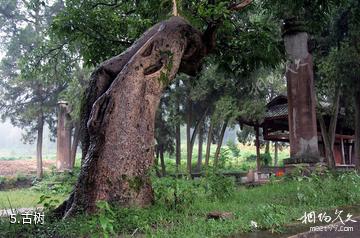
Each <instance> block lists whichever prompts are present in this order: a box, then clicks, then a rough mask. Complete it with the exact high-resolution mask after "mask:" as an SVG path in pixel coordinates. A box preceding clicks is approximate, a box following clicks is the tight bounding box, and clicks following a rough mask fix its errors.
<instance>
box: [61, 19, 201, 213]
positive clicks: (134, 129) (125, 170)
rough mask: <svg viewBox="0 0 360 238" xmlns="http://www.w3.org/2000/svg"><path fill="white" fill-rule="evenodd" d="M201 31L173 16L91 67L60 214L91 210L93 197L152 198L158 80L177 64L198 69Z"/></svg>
mask: <svg viewBox="0 0 360 238" xmlns="http://www.w3.org/2000/svg"><path fill="white" fill-rule="evenodd" d="M202 37H203V36H202V34H201V33H200V32H199V31H198V30H196V29H194V28H193V27H192V26H191V25H190V24H189V23H188V22H186V21H185V20H184V19H182V18H180V17H172V18H170V19H169V20H167V21H164V22H161V23H159V24H157V25H155V26H154V27H153V28H151V29H150V30H148V31H147V32H146V33H145V34H144V35H143V36H142V37H141V38H140V39H139V40H138V41H137V42H135V44H134V45H133V46H132V47H131V48H129V49H128V50H127V51H126V52H124V53H123V54H121V55H119V56H116V57H114V58H112V59H110V60H108V61H106V62H104V63H103V64H102V65H101V66H100V67H99V68H98V69H97V70H96V71H95V72H94V73H93V74H92V76H91V81H90V86H89V88H88V89H87V91H86V95H85V99H84V103H83V109H82V115H81V127H82V133H83V134H82V146H83V161H82V169H81V173H80V176H79V180H78V182H77V185H76V187H75V189H74V191H73V193H72V194H71V196H70V198H69V200H68V201H67V202H65V203H64V204H62V205H61V206H60V207H59V208H58V209H57V210H56V213H57V214H58V215H60V216H63V217H68V216H72V215H74V214H75V213H77V212H80V211H85V212H92V211H94V210H95V209H96V201H98V200H106V201H109V202H111V203H114V204H119V205H122V206H130V205H136V206H146V205H149V204H151V203H152V201H153V192H152V188H151V184H150V180H149V176H148V172H149V169H150V167H151V165H152V164H153V156H154V148H153V146H154V121H155V112H156V109H157V107H158V103H159V101H160V97H161V95H162V91H163V88H164V87H165V86H166V84H167V83H168V82H170V81H171V80H172V79H173V78H174V76H175V74H176V73H177V72H178V71H182V72H185V73H188V74H195V73H196V71H197V70H198V69H199V66H200V64H201V59H202V58H203V57H204V56H205V55H206V53H207V49H206V47H205V46H204V44H203V38H202ZM189 63H190V64H191V65H189Z"/></svg>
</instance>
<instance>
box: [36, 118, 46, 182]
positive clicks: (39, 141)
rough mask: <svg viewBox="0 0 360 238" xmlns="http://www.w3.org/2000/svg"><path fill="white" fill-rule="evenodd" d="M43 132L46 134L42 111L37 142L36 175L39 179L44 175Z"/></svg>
mask: <svg viewBox="0 0 360 238" xmlns="http://www.w3.org/2000/svg"><path fill="white" fill-rule="evenodd" d="M43 134H44V115H43V114H42V112H41V113H40V115H39V118H38V123H37V142H36V177H37V178H38V179H42V177H43V166H42V145H43Z"/></svg>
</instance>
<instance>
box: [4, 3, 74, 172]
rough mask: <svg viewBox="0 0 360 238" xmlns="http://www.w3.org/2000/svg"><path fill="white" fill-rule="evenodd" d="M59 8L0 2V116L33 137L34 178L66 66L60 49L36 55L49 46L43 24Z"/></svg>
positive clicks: (28, 137)
mask: <svg viewBox="0 0 360 238" xmlns="http://www.w3.org/2000/svg"><path fill="white" fill-rule="evenodd" d="M62 7H63V4H62V1H56V2H52V3H51V4H48V3H47V2H44V1H38V0H29V1H2V2H1V5H0V20H1V22H2V30H3V31H4V32H5V33H6V34H5V36H4V37H3V38H2V42H1V44H2V46H3V47H4V48H5V49H6V55H5V57H4V58H3V60H2V61H1V65H0V71H1V78H2V80H1V85H0V87H1V89H0V90H1V92H2V93H1V98H0V110H1V112H2V118H3V119H6V118H9V119H10V122H11V123H12V124H13V125H15V126H18V127H21V128H23V129H24V130H25V134H24V141H25V142H30V143H32V142H33V141H34V140H35V138H36V141H37V146H36V148H37V149H36V150H37V152H36V157H37V177H38V178H41V177H42V141H43V128H44V124H45V123H46V122H47V123H48V124H49V125H50V126H53V125H54V119H53V118H54V113H55V110H54V109H55V107H54V106H55V105H56V102H57V95H58V94H59V93H60V92H61V91H62V90H63V89H64V88H65V87H66V79H67V78H66V77H67V76H68V75H67V74H66V73H65V74H63V75H61V76H60V75H59V72H66V69H67V67H68V65H65V64H62V63H63V62H64V61H66V59H67V55H66V54H64V52H60V53H59V54H57V55H56V57H55V56H54V55H51V53H52V52H49V54H48V55H47V56H48V57H44V58H40V57H39V55H41V54H42V53H43V52H44V51H45V49H49V48H51V45H52V42H50V41H49V40H48V38H47V37H46V36H47V31H46V30H47V27H48V26H49V25H50V24H51V22H52V19H53V17H54V15H55V14H56V13H57V12H59V11H60V10H61V9H62Z"/></svg>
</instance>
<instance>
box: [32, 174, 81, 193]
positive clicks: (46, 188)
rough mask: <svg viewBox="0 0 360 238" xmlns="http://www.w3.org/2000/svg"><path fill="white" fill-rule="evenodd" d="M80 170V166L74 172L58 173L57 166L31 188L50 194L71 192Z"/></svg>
mask: <svg viewBox="0 0 360 238" xmlns="http://www.w3.org/2000/svg"><path fill="white" fill-rule="evenodd" d="M79 172H80V171H79V168H78V167H76V168H75V169H74V171H73V172H64V173H58V172H57V171H56V168H53V169H52V171H51V172H50V173H46V174H45V175H44V178H43V179H42V180H41V181H37V182H36V183H35V184H34V186H32V187H31V189H32V190H34V191H37V192H41V193H43V194H46V195H49V196H52V195H66V194H69V193H70V192H71V191H72V189H73V186H74V185H75V182H76V180H77V177H78V174H79Z"/></svg>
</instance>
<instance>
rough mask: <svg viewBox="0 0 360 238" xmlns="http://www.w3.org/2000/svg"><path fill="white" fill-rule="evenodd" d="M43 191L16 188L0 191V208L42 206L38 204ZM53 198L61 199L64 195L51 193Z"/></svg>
mask: <svg viewBox="0 0 360 238" xmlns="http://www.w3.org/2000/svg"><path fill="white" fill-rule="evenodd" d="M41 195H43V193H41V192H39V191H36V190H32V189H16V190H10V191H0V209H10V208H34V207H39V206H42V205H40V204H38V202H39V200H40V197H41ZM52 196H53V198H54V199H57V200H59V201H62V200H64V199H65V196H66V195H58V194H53V195H52Z"/></svg>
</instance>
